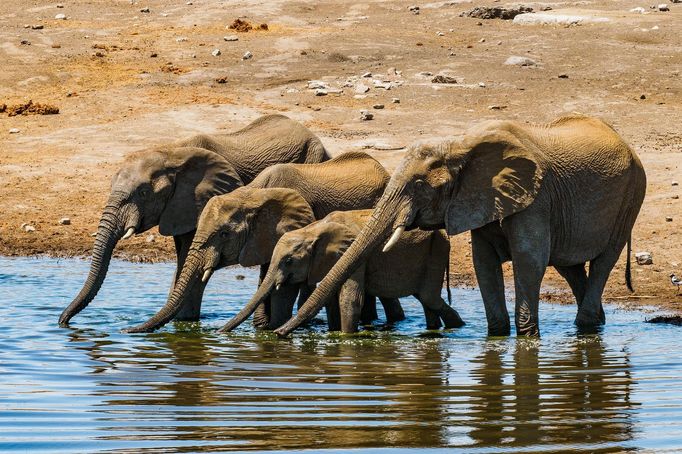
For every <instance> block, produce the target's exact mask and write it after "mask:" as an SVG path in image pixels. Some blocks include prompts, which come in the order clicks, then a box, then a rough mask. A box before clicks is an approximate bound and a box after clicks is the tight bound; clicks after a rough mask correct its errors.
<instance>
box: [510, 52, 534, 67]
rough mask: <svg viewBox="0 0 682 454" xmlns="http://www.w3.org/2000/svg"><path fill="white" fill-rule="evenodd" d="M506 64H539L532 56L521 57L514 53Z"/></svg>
mask: <svg viewBox="0 0 682 454" xmlns="http://www.w3.org/2000/svg"><path fill="white" fill-rule="evenodd" d="M504 64H505V65H515V66H535V65H537V62H536V61H535V60H533V59H532V58H528V57H519V56H516V55H512V56H511V57H509V58H508V59H507V60H506V61H505V62H504Z"/></svg>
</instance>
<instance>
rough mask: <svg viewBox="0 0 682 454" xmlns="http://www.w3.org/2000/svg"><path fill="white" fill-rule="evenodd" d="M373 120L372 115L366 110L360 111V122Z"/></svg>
mask: <svg viewBox="0 0 682 454" xmlns="http://www.w3.org/2000/svg"><path fill="white" fill-rule="evenodd" d="M373 119H374V114H373V113H371V112H370V111H368V110H361V111H360V120H362V121H369V120H373Z"/></svg>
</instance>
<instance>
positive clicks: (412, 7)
mask: <svg viewBox="0 0 682 454" xmlns="http://www.w3.org/2000/svg"><path fill="white" fill-rule="evenodd" d="M407 10H408V11H412V13H413V14H419V7H418V6H416V5H412V6H408V7H407Z"/></svg>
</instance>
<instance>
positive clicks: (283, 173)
mask: <svg viewBox="0 0 682 454" xmlns="http://www.w3.org/2000/svg"><path fill="white" fill-rule="evenodd" d="M388 180H389V175H388V173H387V172H386V170H385V169H384V168H383V167H382V166H381V164H379V163H378V162H377V161H376V160H375V159H374V158H372V157H371V156H369V155H368V154H366V153H362V152H350V153H345V154H342V155H339V156H337V157H335V158H334V159H332V160H330V161H327V162H323V163H321V164H278V165H276V166H272V167H270V168H269V169H267V170H265V171H264V172H263V173H261V174H260V175H259V176H258V177H257V178H256V179H255V180H253V182H251V184H249V185H247V186H245V187H244V188H240V189H237V190H235V191H233V192H231V193H230V194H224V195H221V196H218V197H214V198H213V199H211V200H210V201H209V202H208V204H207V206H206V208H205V209H204V211H203V212H202V214H201V217H200V218H199V223H198V226H197V232H196V235H195V237H194V241H193V242H192V246H191V248H190V251H189V253H188V256H187V260H186V261H185V265H184V266H183V268H182V270H181V272H180V275H179V277H178V279H177V282H176V284H175V287H174V288H173V290H172V291H171V293H170V295H169V298H168V301H167V302H166V305H165V306H164V307H163V308H162V309H161V310H160V311H159V312H157V314H156V315H154V316H153V317H152V318H151V319H149V320H148V321H147V322H145V323H143V324H142V325H139V326H137V327H134V328H131V329H129V330H128V332H149V331H154V330H156V329H157V328H159V327H161V326H163V325H165V324H166V323H168V322H169V321H170V320H171V319H172V318H173V317H175V315H176V314H177V313H178V311H179V310H180V308H181V307H182V306H183V305H184V304H185V302H186V300H187V298H189V296H190V295H191V294H192V291H193V289H194V288H196V287H197V286H201V287H202V288H203V287H204V286H205V285H206V283H207V282H208V280H209V278H210V276H211V274H212V273H213V271H214V270H216V269H218V268H222V267H225V266H229V265H236V264H239V265H242V266H255V265H264V266H263V267H262V269H261V276H264V274H265V271H267V266H266V265H267V263H268V262H269V261H270V257H271V256H272V250H273V249H274V247H275V244H276V243H277V240H278V239H279V238H280V236H282V234H284V232H286V231H289V230H294V229H297V228H300V227H303V225H307V224H309V223H310V222H312V221H314V220H315V219H320V218H322V217H324V216H326V215H327V214H329V213H330V212H331V211H335V210H353V209H358V208H371V207H373V206H374V204H375V203H376V202H377V200H379V198H380V197H381V195H382V193H383V191H384V188H385V186H386V183H387V182H388ZM278 191H279V192H278ZM291 192H294V193H295V194H300V196H299V198H301V200H303V201H305V203H306V205H307V206H309V207H310V208H309V209H310V210H312V215H310V216H308V214H307V213H306V212H305V210H303V209H302V208H301V207H300V206H297V205H296V204H293V200H294V199H293V198H291V197H289V199H286V200H289V201H291V204H292V208H291V209H289V208H288V207H287V205H286V203H285V202H286V200H285V201H283V202H281V203H277V202H276V201H275V200H274V198H276V197H284V196H283V195H286V194H289V193H291ZM298 205H301V204H300V203H299V204H298ZM285 208H286V210H285ZM291 219H294V220H295V221H296V222H290V220H291ZM298 290H299V286H298V285H289V286H285V288H282V289H280V291H279V292H275V293H276V295H273V298H275V297H277V298H282V299H286V300H295V298H296V294H297V293H298ZM306 296H307V295H306ZM268 319H269V313H268V312H267V311H266V310H264V312H263V313H262V314H261V315H260V316H259V317H258V318H257V319H256V322H255V324H256V325H257V326H260V327H265V326H267V325H268V323H269V322H268Z"/></svg>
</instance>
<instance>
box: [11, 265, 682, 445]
mask: <svg viewBox="0 0 682 454" xmlns="http://www.w3.org/2000/svg"><path fill="white" fill-rule="evenodd" d="M87 266H88V264H87V262H84V261H80V260H57V259H31V258H20V259H10V258H0V292H1V293H0V294H1V295H2V297H3V298H2V300H3V301H2V302H3V304H2V306H1V307H0V329H2V331H3V335H2V337H1V338H0V452H19V451H21V452H24V451H25V452H38V451H51V452H54V451H69V452H72V451H78V452H93V451H114V452H164V453H166V452H196V451H225V450H301V449H310V450H315V451H321V450H338V451H339V452H341V451H345V450H347V449H349V448H363V452H365V451H366V450H367V449H369V448H375V449H377V450H380V448H389V449H395V448H398V447H401V448H409V447H412V448H414V447H421V448H434V449H437V448H445V447H447V448H449V449H448V452H452V451H455V452H456V451H457V450H460V451H461V452H467V453H470V452H474V453H475V452H505V451H507V452H518V451H524V452H528V451H532V452H556V451H576V452H578V451H588V452H616V451H620V452H622V451H627V450H637V449H641V448H644V449H646V450H668V451H673V450H676V449H681V448H682V399H681V398H682V389H681V387H680V380H681V379H682V349H680V344H679V341H678V339H680V336H681V334H682V332H680V328H678V327H672V326H662V325H650V324H645V323H642V322H643V320H644V318H645V314H644V313H642V312H627V311H623V310H619V309H617V308H615V307H612V306H607V307H606V315H607V319H608V325H607V326H606V327H605V329H604V330H603V332H602V333H601V334H600V335H594V336H578V335H577V334H576V330H575V328H574V326H573V324H572V320H573V318H574V316H575V308H574V307H573V306H559V305H549V304H545V305H542V307H541V322H542V325H541V328H542V330H543V331H542V332H543V337H542V339H541V340H528V339H516V338H515V337H510V338H500V339H486V337H485V336H484V333H485V320H484V316H483V309H482V305H481V303H480V301H479V296H478V293H477V292H472V291H464V290H455V291H454V296H455V300H456V306H457V309H458V310H459V311H460V314H461V315H462V317H463V318H464V319H465V320H466V321H467V323H468V325H467V326H466V327H464V328H462V329H460V330H455V331H451V332H447V333H444V334H443V335H442V336H438V335H436V336H433V335H431V336H429V335H427V333H425V332H424V331H423V330H422V328H421V326H422V315H421V309H420V308H419V307H418V304H417V303H416V302H415V301H412V300H408V299H406V300H404V307H405V309H406V312H407V314H408V320H406V321H405V322H402V323H400V324H399V325H398V326H397V327H396V328H395V329H393V330H386V329H382V327H381V326H377V327H376V329H375V330H373V331H369V332H365V333H363V334H361V335H356V336H341V335H327V334H325V333H324V332H323V330H322V328H320V327H313V328H312V330H308V331H306V332H297V333H296V334H295V335H294V337H293V338H292V339H287V340H279V339H277V338H275V337H273V336H272V335H269V334H262V333H261V334H258V333H255V332H254V331H253V330H252V328H251V327H250V326H249V325H247V324H245V325H244V326H243V327H242V328H240V330H239V331H238V332H236V333H235V334H231V335H217V334H215V333H214V331H213V329H214V328H216V327H218V326H220V325H222V323H224V322H225V321H226V320H227V319H228V318H229V317H230V316H231V315H232V314H234V313H235V312H236V311H237V310H238V309H239V307H240V304H242V302H243V301H245V300H246V299H247V298H248V297H249V296H250V294H251V292H252V291H253V290H254V289H255V286H256V274H255V273H254V272H253V271H252V270H243V269H231V270H224V271H221V272H218V273H216V275H215V276H214V277H213V279H212V280H211V282H210V285H209V288H208V289H207V294H206V298H205V302H204V310H203V317H204V318H203V319H202V321H201V323H200V324H198V323H177V324H175V325H170V326H168V327H166V328H164V329H163V330H162V331H161V332H159V333H154V334H148V335H127V334H121V333H120V330H121V329H122V328H124V327H126V326H131V325H133V324H136V323H138V322H141V321H143V320H144V319H145V318H146V317H147V316H149V315H151V314H152V313H153V312H154V311H155V310H156V309H157V308H158V307H160V306H161V305H162V304H163V303H164V301H165V292H166V291H167V289H168V285H169V280H170V276H171V274H172V273H171V272H172V269H173V267H172V265H170V264H157V265H146V264H130V263H125V262H116V261H115V262H114V263H113V264H112V267H111V271H110V273H109V276H108V278H107V281H106V282H105V285H104V287H103V289H102V290H101V292H100V294H99V295H98V297H97V299H96V300H95V301H94V302H93V303H92V304H91V305H90V307H88V308H87V309H85V310H84V311H83V312H82V313H81V314H79V315H78V316H77V317H76V318H74V320H73V322H72V324H73V327H72V328H69V329H61V328H58V327H57V319H58V316H59V314H60V312H61V310H62V309H63V308H64V307H65V306H66V304H67V303H68V302H69V301H70V298H71V297H73V295H75V294H76V292H77V290H78V289H79V287H80V285H81V284H82V280H83V279H84V276H85V273H86V271H87ZM237 274H243V275H245V276H246V278H245V279H244V280H237V279H236V278H235V276H236V275H237Z"/></svg>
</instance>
